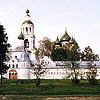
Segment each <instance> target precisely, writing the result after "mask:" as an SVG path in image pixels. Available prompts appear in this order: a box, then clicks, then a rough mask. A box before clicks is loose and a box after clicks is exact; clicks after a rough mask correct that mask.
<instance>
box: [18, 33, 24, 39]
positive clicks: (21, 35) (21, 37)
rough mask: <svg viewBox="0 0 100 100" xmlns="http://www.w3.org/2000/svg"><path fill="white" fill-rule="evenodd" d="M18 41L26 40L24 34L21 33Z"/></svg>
mask: <svg viewBox="0 0 100 100" xmlns="http://www.w3.org/2000/svg"><path fill="white" fill-rule="evenodd" d="M18 39H19V40H24V35H23V34H22V32H21V34H20V35H19V36H18Z"/></svg>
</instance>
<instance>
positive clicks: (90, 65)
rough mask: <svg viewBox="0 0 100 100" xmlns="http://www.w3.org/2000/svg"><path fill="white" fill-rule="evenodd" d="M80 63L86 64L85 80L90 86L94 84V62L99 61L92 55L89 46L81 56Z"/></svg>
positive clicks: (95, 74) (96, 56) (95, 70)
mask: <svg viewBox="0 0 100 100" xmlns="http://www.w3.org/2000/svg"><path fill="white" fill-rule="evenodd" d="M81 59H82V61H86V62H87V69H88V71H87V72H86V78H87V80H88V81H89V83H90V84H96V82H97V80H96V76H97V68H96V64H95V63H94V61H97V60H99V56H98V55H97V54H94V52H93V50H92V49H91V47H90V46H88V47H86V48H85V49H84V51H83V52H82V54H81Z"/></svg>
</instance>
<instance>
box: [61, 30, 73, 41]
mask: <svg viewBox="0 0 100 100" xmlns="http://www.w3.org/2000/svg"><path fill="white" fill-rule="evenodd" d="M70 39H71V37H70V36H69V35H68V32H67V28H65V34H64V35H63V36H62V37H61V39H60V41H61V42H63V41H69V40H70Z"/></svg>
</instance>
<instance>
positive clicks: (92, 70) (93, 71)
mask: <svg viewBox="0 0 100 100" xmlns="http://www.w3.org/2000/svg"><path fill="white" fill-rule="evenodd" d="M96 76H97V68H96V65H95V64H92V62H90V63H89V65H88V71H87V72H86V77H87V80H88V81H89V83H90V84H93V85H94V84H96V83H97V80H96Z"/></svg>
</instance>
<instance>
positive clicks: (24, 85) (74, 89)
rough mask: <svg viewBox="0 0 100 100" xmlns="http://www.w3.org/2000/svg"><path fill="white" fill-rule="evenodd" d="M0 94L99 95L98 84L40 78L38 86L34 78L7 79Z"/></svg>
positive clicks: (99, 86) (99, 88)
mask: <svg viewBox="0 0 100 100" xmlns="http://www.w3.org/2000/svg"><path fill="white" fill-rule="evenodd" d="M0 94H1V95H2V94H5V95H45V96H47V95H100V84H99V82H98V84H97V85H90V84H88V82H87V81H81V82H80V84H72V82H71V81H70V80H42V83H41V86H40V87H35V84H34V80H20V81H15V80H14V81H13V80H8V81H7V84H4V85H3V86H2V87H0Z"/></svg>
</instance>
